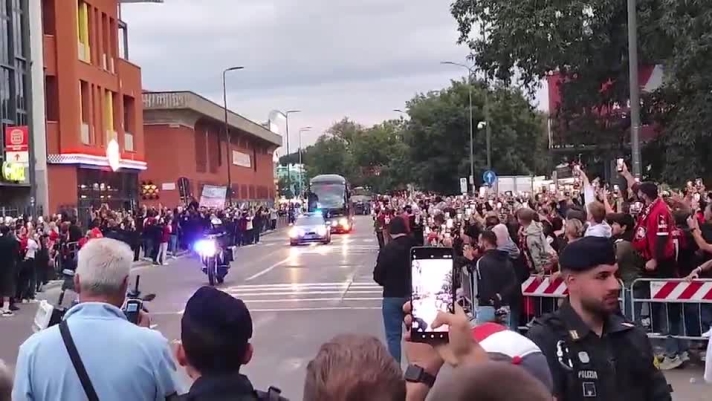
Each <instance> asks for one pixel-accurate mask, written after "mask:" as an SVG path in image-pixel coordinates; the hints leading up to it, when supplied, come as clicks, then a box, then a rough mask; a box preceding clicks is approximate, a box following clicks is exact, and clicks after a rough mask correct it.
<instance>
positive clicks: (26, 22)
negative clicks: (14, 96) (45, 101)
mask: <svg viewBox="0 0 712 401" xmlns="http://www.w3.org/2000/svg"><path fill="white" fill-rule="evenodd" d="M20 6H21V8H22V17H21V18H22V24H21V27H22V31H21V32H20V34H21V35H22V54H23V55H24V56H25V60H26V61H25V71H24V73H25V84H24V87H23V88H22V90H23V91H24V92H25V101H26V102H27V108H26V110H25V111H26V113H27V136H28V138H27V145H28V147H29V148H30V149H29V151H28V153H29V155H28V158H29V165H30V166H29V169H28V170H29V174H28V175H29V179H30V214H31V215H32V216H33V217H34V218H37V171H36V168H37V158H36V156H35V128H36V127H35V124H34V121H33V118H34V104H33V101H34V100H33V98H34V97H33V96H32V86H33V85H34V82H32V63H33V60H32V43H31V40H32V39H31V38H30V36H31V35H30V1H29V0H22V3H20ZM16 122H17V120H16ZM43 212H46V210H44V211H43Z"/></svg>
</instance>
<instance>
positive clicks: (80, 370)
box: [59, 320, 99, 401]
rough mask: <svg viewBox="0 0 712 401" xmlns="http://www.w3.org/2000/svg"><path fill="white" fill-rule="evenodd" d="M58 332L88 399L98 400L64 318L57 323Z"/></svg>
mask: <svg viewBox="0 0 712 401" xmlns="http://www.w3.org/2000/svg"><path fill="white" fill-rule="evenodd" d="M59 333H60V334H61V335H62V341H63V342H64V346H65V347H66V348H67V352H68V353H69V359H71V360H72V365H73V366H74V370H75V371H76V372H77V376H79V381H80V382H81V383H82V388H83V389H84V392H85V393H86V395H87V398H88V400H89V401H99V396H97V395H96V390H94V385H92V383H91V380H90V379H89V374H88V373H87V370H86V368H85V367H84V363H83V362H82V358H81V357H79V352H78V351H77V346H76V345H75V344H74V339H73V338H72V334H71V333H70V332H69V326H68V325H67V321H66V320H63V321H62V323H60V324H59Z"/></svg>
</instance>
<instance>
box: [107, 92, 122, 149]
mask: <svg viewBox="0 0 712 401" xmlns="http://www.w3.org/2000/svg"><path fill="white" fill-rule="evenodd" d="M114 121H115V120H114V92H112V91H110V90H105V91H104V127H105V128H106V143H109V141H111V140H112V139H113V140H118V139H119V138H118V135H117V133H116V129H115V125H114Z"/></svg>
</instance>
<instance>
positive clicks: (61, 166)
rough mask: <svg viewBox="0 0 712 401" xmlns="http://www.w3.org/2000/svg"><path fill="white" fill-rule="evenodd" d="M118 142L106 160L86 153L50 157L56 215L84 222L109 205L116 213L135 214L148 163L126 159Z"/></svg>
mask: <svg viewBox="0 0 712 401" xmlns="http://www.w3.org/2000/svg"><path fill="white" fill-rule="evenodd" d="M123 156H124V155H122V154H121V153H120V152H119V148H118V144H117V143H116V141H113V140H112V141H110V142H109V144H108V146H107V150H106V156H99V155H89V154H85V153H71V154H70V153H67V154H61V155H49V156H48V157H47V160H48V163H49V164H50V165H49V167H48V176H49V180H48V184H49V185H48V186H49V205H50V210H51V212H52V213H56V212H67V213H72V214H75V213H76V214H78V215H79V217H81V218H82V220H85V218H86V217H88V215H89V210H91V208H92V207H93V208H99V207H100V206H101V205H102V204H107V206H109V208H111V209H112V210H135V209H136V208H137V207H138V204H139V199H140V188H139V180H138V175H139V172H141V171H143V170H145V169H146V162H143V161H139V160H132V159H127V158H124V157H123Z"/></svg>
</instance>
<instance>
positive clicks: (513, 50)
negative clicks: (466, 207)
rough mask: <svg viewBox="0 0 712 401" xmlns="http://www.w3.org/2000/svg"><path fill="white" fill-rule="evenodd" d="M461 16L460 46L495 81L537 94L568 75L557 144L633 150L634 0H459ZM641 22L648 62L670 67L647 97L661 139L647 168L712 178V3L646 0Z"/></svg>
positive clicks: (608, 151) (647, 117)
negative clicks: (630, 3) (710, 163)
mask: <svg viewBox="0 0 712 401" xmlns="http://www.w3.org/2000/svg"><path fill="white" fill-rule="evenodd" d="M451 12H452V14H453V16H454V17H455V19H456V21H457V22H458V30H459V33H460V42H461V43H466V44H468V45H469V47H470V48H471V50H472V52H473V53H474V54H476V55H477V56H476V57H475V58H474V59H475V62H476V64H477V66H478V67H479V68H481V69H482V70H484V71H485V72H486V73H487V74H488V75H489V76H490V77H491V78H494V79H497V80H499V81H501V82H503V83H504V84H506V85H511V84H515V83H517V82H521V83H522V84H523V86H524V87H526V88H527V89H528V90H529V93H533V91H534V90H535V89H536V87H537V85H538V83H539V82H540V81H541V80H542V79H544V78H545V77H547V76H548V75H550V74H559V75H560V76H561V79H562V83H561V85H560V87H559V89H560V95H561V104H560V106H559V108H558V110H556V111H553V110H552V111H551V112H552V117H553V121H554V124H553V127H552V129H553V131H554V137H555V138H559V139H560V140H561V142H562V143H565V144H576V145H594V146H595V147H596V148H597V149H598V151H597V153H598V154H599V155H606V156H611V155H612V154H613V153H619V152H621V151H622V150H624V149H626V148H627V147H628V144H629V138H630V137H629V132H630V129H629V128H630V123H629V121H628V116H627V106H626V105H627V102H628V97H629V79H628V37H627V17H628V13H627V8H626V2H625V1H621V0H569V1H549V0H455V1H454V3H453V4H452V6H451ZM637 18H638V37H639V40H638V50H639V52H638V53H639V57H638V58H639V63H640V65H657V64H662V65H663V66H664V68H665V78H666V80H665V84H664V85H663V87H662V88H661V89H660V90H658V91H657V92H656V93H653V94H650V95H645V96H643V111H644V112H643V114H642V118H643V123H644V124H650V125H654V126H655V127H656V129H657V130H658V131H659V132H660V136H659V137H658V139H657V140H656V141H655V142H654V143H651V144H650V146H649V147H648V149H646V152H645V154H644V155H646V159H645V160H644V161H643V164H644V165H648V164H651V173H653V175H657V177H656V178H661V179H665V180H668V181H671V182H680V181H681V180H686V179H688V178H689V174H691V173H697V174H701V175H707V176H709V175H710V173H712V171H710V170H708V168H707V166H706V164H705V163H704V160H705V159H704V156H705V155H706V154H708V153H709V150H710V149H709V146H710V145H708V144H709V143H710V141H709V136H710V134H709V131H708V130H706V129H705V127H707V126H709V122H708V121H707V120H708V119H710V118H712V117H710V113H709V112H710V107H711V106H712V102H711V100H712V99H710V96H711V94H710V83H711V82H710V79H711V78H710V75H709V74H708V73H707V71H709V67H710V65H711V64H712V59H710V57H709V54H710V49H711V48H712V34H710V33H709V29H708V27H709V26H710V23H712V2H709V1H705V0H685V1H671V0H637ZM482 31H484V33H485V34H484V35H483V34H482ZM683 177H686V178H683Z"/></svg>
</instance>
